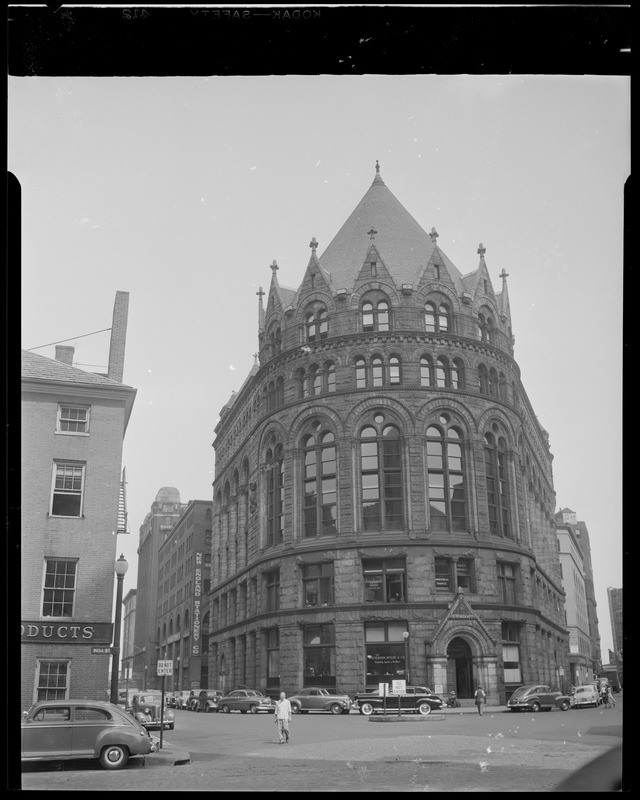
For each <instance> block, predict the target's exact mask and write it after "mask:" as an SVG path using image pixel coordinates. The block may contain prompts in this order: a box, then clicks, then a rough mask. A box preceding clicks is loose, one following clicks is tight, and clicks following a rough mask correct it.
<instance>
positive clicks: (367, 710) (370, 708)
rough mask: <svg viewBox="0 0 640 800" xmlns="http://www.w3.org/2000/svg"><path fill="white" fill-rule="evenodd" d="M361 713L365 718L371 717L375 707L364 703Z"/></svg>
mask: <svg viewBox="0 0 640 800" xmlns="http://www.w3.org/2000/svg"><path fill="white" fill-rule="evenodd" d="M360 713H361V714H364V716H365V717H370V716H371V715H372V714H373V706H372V705H371V703H362V705H361V706H360Z"/></svg>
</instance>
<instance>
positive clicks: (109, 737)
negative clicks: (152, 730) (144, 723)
mask: <svg viewBox="0 0 640 800" xmlns="http://www.w3.org/2000/svg"><path fill="white" fill-rule="evenodd" d="M138 740H140V744H138ZM145 740H148V742H149V749H148V750H147V749H146V748H145V745H144V742H145ZM110 744H119V745H124V746H125V747H127V748H128V749H129V752H130V753H131V754H132V755H139V754H140V753H145V752H146V753H148V752H151V739H150V738H149V737H148V736H147V735H146V734H145V735H144V736H143V735H142V734H141V732H140V731H136V732H135V733H133V732H132V731H128V730H124V729H123V728H121V727H118V728H110V729H109V730H104V731H101V733H99V734H98V736H96V740H95V743H94V746H93V752H94V755H95V757H96V758H99V757H100V753H101V752H102V748H103V747H107V745H110Z"/></svg>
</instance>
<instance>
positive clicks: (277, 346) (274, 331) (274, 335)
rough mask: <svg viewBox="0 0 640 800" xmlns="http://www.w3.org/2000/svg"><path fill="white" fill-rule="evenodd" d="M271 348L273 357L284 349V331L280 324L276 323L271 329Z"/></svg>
mask: <svg viewBox="0 0 640 800" xmlns="http://www.w3.org/2000/svg"><path fill="white" fill-rule="evenodd" d="M268 339H269V348H270V351H271V357H272V358H273V356H277V355H278V354H279V353H280V351H281V350H282V331H281V330H280V326H279V325H274V326H272V327H271V329H270V331H269V337H268Z"/></svg>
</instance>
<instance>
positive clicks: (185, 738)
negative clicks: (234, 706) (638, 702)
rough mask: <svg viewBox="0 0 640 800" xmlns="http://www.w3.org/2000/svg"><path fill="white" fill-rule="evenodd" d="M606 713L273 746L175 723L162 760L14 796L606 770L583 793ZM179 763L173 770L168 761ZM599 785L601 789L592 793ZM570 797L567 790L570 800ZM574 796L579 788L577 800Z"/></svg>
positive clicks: (432, 786)
mask: <svg viewBox="0 0 640 800" xmlns="http://www.w3.org/2000/svg"><path fill="white" fill-rule="evenodd" d="M622 716H623V715H622V702H621V700H619V701H618V703H617V705H616V708H614V709H608V710H602V709H580V710H571V711H568V712H561V711H552V712H550V713H544V712H541V713H538V714H530V713H519V714H513V713H511V712H507V711H504V710H502V709H495V710H492V709H488V710H487V711H486V713H485V714H484V715H483V716H482V717H479V716H478V715H477V714H476V713H475V711H473V710H467V711H465V713H460V712H457V711H453V710H451V711H448V712H447V713H445V714H441V715H432V716H431V717H426V718H419V717H414V716H411V717H404V718H403V721H395V720H393V721H386V722H374V721H372V719H370V718H366V717H363V716H361V715H359V714H349V715H343V716H338V717H334V716H331V715H321V714H308V715H297V716H294V718H293V721H292V725H291V743H290V744H289V745H279V743H278V741H277V735H276V726H275V725H274V718H273V716H272V715H266V714H259V715H256V716H251V715H241V714H228V715H227V714H225V715H222V714H208V715H204V714H193V713H190V712H187V711H181V712H178V714H177V719H176V730H175V731H171V732H165V734H164V737H163V739H164V745H165V748H164V751H163V758H164V759H165V761H164V764H165V765H163V762H162V760H161V759H157V760H156V761H155V762H152V759H153V756H150V757H148V758H147V763H146V765H145V764H144V762H143V760H142V759H132V760H131V761H130V763H129V765H128V766H127V767H126V769H124V770H122V771H119V772H105V771H104V770H102V769H101V768H100V767H97V766H96V765H95V764H94V763H84V764H82V763H80V762H74V763H73V764H71V763H67V764H62V765H59V766H60V768H59V769H58V768H56V766H55V765H52V764H47V765H37V766H35V765H34V766H28V767H26V768H25V770H24V771H23V773H22V776H21V778H22V781H21V787H20V788H22V789H23V790H25V791H30V790H42V789H46V790H50V791H63V790H66V791H134V790H142V791H154V790H155V791H254V792H255V791H292V792H300V791H324V792H334V791H335V792H343V791H367V792H382V791H422V792H424V791H450V792H451V791H476V792H478V791H479V792H483V791H493V792H496V791H499V792H506V791H523V792H524V791H526V792H531V791H534V792H544V791H554V790H557V789H558V787H560V786H561V785H562V782H563V781H565V780H566V779H567V778H569V777H570V776H572V775H574V774H576V771H577V770H579V769H580V768H582V767H584V768H586V767H587V766H588V765H589V764H591V763H592V762H593V761H594V759H596V758H597V757H599V756H602V755H604V756H605V758H608V759H609V761H608V763H607V764H605V766H604V768H600V769H599V770H598V771H597V773H596V776H595V777H593V776H591V777H590V780H589V787H590V789H587V790H592V791H593V790H596V791H597V790H600V791H604V790H606V789H607V788H609V786H608V784H607V782H610V781H612V780H613V778H614V777H616V774H617V772H618V771H619V770H620V764H619V759H613V758H612V757H611V756H609V755H608V754H611V753H613V748H615V747H616V746H618V745H620V743H621V740H622ZM185 751H188V753H189V756H190V759H191V761H190V763H188V764H181V765H178V766H174V765H173V762H172V761H171V760H169V761H168V762H167V760H166V759H167V758H168V756H169V754H170V753H172V752H173V753H176V754H180V753H183V752H185ZM598 781H602V783H603V786H601V787H600V788H599V789H598V788H595V787H596V785H597V783H598ZM576 790H577V789H576ZM582 791H584V788H583V789H582Z"/></svg>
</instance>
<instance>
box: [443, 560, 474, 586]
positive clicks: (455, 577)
mask: <svg viewBox="0 0 640 800" xmlns="http://www.w3.org/2000/svg"><path fill="white" fill-rule="evenodd" d="M435 573H436V592H454V591H455V590H456V588H460V589H464V590H465V591H466V592H475V590H476V587H475V573H474V565H473V559H472V558H457V559H454V558H447V557H446V556H436V558H435Z"/></svg>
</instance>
